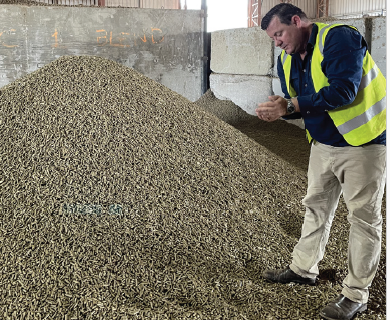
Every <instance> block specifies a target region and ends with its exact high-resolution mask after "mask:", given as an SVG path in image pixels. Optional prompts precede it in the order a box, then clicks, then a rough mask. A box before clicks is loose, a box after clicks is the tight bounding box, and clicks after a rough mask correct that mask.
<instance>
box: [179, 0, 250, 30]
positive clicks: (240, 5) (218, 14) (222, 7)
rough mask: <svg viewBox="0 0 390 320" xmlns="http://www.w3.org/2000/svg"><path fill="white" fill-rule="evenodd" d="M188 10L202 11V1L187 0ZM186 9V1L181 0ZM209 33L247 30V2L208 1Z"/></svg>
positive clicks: (237, 0)
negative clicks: (238, 29)
mask: <svg viewBox="0 0 390 320" xmlns="http://www.w3.org/2000/svg"><path fill="white" fill-rule="evenodd" d="M186 2H187V9H188V10H200V9H201V5H202V0H186ZM180 3H181V8H182V9H184V4H185V0H180ZM206 4H207V32H213V31H217V30H226V29H236V28H246V27H247V24H248V23H247V19H248V1H247V0H236V1H227V0H206Z"/></svg>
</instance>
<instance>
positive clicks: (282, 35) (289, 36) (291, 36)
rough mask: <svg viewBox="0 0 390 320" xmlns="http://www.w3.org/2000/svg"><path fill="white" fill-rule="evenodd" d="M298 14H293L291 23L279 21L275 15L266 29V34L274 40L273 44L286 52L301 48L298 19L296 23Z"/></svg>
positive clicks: (290, 52)
mask: <svg viewBox="0 0 390 320" xmlns="http://www.w3.org/2000/svg"><path fill="white" fill-rule="evenodd" d="M296 18H298V19H299V17H298V16H294V17H293V18H292V19H291V20H292V23H291V25H287V24H283V23H281V22H280V19H279V17H277V16H275V17H274V18H273V19H272V20H271V22H270V24H269V25H268V28H267V30H266V32H267V34H268V36H269V37H270V38H271V39H272V40H273V41H275V46H276V47H280V48H281V49H283V50H285V51H286V52H287V54H293V53H297V52H299V50H300V48H301V39H302V35H301V32H300V28H299V27H298V24H299V25H300V19H299V21H298V24H297V21H296V20H297V19H296Z"/></svg>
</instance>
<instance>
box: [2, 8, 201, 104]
mask: <svg viewBox="0 0 390 320" xmlns="http://www.w3.org/2000/svg"><path fill="white" fill-rule="evenodd" d="M0 16H1V19H0V86H4V85H6V84H8V83H10V82H12V81H14V80H15V79H17V78H20V77H22V76H23V75H25V74H27V73H30V72H32V71H35V70H37V69H38V68H39V67H42V66H43V65H45V64H47V63H49V62H51V61H53V60H55V59H57V58H59V57H61V56H63V55H96V56H102V57H106V58H109V59H112V60H114V61H117V62H119V63H122V64H124V65H126V66H128V67H131V68H134V69H136V70H137V71H139V72H141V73H143V74H145V75H146V76H148V77H150V78H152V79H154V80H156V81H158V82H160V83H162V84H163V85H165V86H167V87H168V88H170V89H172V90H174V91H176V92H178V93H180V94H181V95H183V96H185V97H186V98H188V99H189V100H191V101H195V100H197V99H198V98H199V97H200V96H201V95H202V81H203V79H202V77H203V72H204V60H203V59H202V57H203V28H204V24H203V21H204V18H203V16H202V11H197V10H188V11H187V10H186V11H184V10H163V9H159V10H156V9H138V8H99V7H60V6H53V7H49V6H31V7H30V6H22V5H1V6H0Z"/></svg>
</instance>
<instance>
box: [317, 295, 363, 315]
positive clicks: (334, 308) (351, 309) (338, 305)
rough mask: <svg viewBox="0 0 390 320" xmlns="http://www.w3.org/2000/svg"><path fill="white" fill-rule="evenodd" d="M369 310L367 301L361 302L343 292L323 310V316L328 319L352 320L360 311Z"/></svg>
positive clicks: (321, 313)
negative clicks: (344, 294)
mask: <svg viewBox="0 0 390 320" xmlns="http://www.w3.org/2000/svg"><path fill="white" fill-rule="evenodd" d="M365 310H367V303H359V302H355V301H352V300H350V299H348V298H347V297H344V296H343V295H342V294H340V295H339V296H338V298H337V299H336V300H334V301H332V302H330V303H329V304H328V305H327V306H326V307H325V308H324V309H322V310H321V312H320V315H321V317H323V318H325V319H328V320H350V319H352V318H353V317H354V316H355V315H356V314H357V313H358V312H363V311H365Z"/></svg>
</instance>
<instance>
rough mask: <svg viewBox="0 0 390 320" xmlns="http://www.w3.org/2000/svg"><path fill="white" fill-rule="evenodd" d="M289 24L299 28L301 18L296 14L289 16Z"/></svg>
mask: <svg viewBox="0 0 390 320" xmlns="http://www.w3.org/2000/svg"><path fill="white" fill-rule="evenodd" d="M291 24H292V25H294V26H297V27H298V28H300V27H301V18H300V17H299V16H298V15H294V16H292V17H291Z"/></svg>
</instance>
